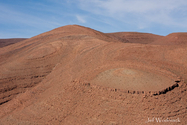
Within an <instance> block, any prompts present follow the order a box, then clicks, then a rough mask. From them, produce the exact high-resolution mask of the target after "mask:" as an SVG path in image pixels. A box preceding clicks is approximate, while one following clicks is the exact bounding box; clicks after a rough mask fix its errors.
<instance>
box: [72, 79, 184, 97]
mask: <svg viewBox="0 0 187 125" xmlns="http://www.w3.org/2000/svg"><path fill="white" fill-rule="evenodd" d="M72 82H73V83H74V84H79V85H83V86H87V87H90V88H95V89H99V90H107V91H113V92H117V91H118V92H122V93H128V94H142V95H143V96H144V97H145V96H157V95H161V94H166V93H167V92H169V91H172V90H173V89H175V88H176V87H182V86H183V85H184V84H185V83H184V79H182V78H178V79H177V80H176V81H175V84H173V85H171V86H169V87H167V88H165V89H163V90H160V91H137V90H125V89H117V88H112V87H105V86H101V85H96V84H91V83H89V82H81V81H77V80H73V81H72Z"/></svg>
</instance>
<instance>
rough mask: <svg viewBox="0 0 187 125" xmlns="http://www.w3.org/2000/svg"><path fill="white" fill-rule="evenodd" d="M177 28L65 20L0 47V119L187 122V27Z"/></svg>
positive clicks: (16, 121) (24, 121)
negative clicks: (96, 25)
mask: <svg viewBox="0 0 187 125" xmlns="http://www.w3.org/2000/svg"><path fill="white" fill-rule="evenodd" d="M177 36H178V42H177V43H178V44H170V42H168V41H170V39H171V40H172V38H173V35H172V34H171V35H168V36H166V37H163V36H157V35H153V34H145V33H110V34H104V33H101V32H98V31H95V30H92V29H90V28H85V27H82V26H77V25H69V26H64V27H60V28H57V29H54V30H52V31H49V32H46V33H43V34H40V35H38V36H35V37H33V38H30V39H27V40H24V41H21V42H18V43H16V44H13V45H11V46H6V47H3V48H0V59H1V60H0V69H1V70H0V84H1V86H0V111H1V112H0V123H1V124H5V125H6V124H64V125H67V124H70V125H73V124H106V125H109V124H111V125H112V124H116V125H117V124H120V125H121V124H146V122H147V121H148V120H150V119H152V118H154V119H153V120H154V121H149V122H151V123H150V124H157V121H156V120H158V119H162V120H163V121H161V122H162V124H166V125H167V124H176V122H180V124H186V123H187V120H186V119H187V97H186V94H187V91H186V90H187V85H186V82H187V64H186V62H187V56H186V55H187V43H186V42H185V41H184V40H185V39H187V37H186V36H187V35H186V33H178V34H177ZM159 40H160V41H159ZM181 41H182V42H181ZM171 42H172V41H171ZM174 42H175V41H174ZM163 43H164V44H163ZM175 43H176V42H175ZM167 119H170V120H173V121H168V120H167ZM164 120H165V121H164Z"/></svg>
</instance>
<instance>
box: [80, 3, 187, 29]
mask: <svg viewBox="0 0 187 125" xmlns="http://www.w3.org/2000/svg"><path fill="white" fill-rule="evenodd" d="M79 2H80V8H81V9H83V10H86V11H89V12H91V13H94V14H99V15H103V16H109V17H112V18H115V19H117V20H121V21H124V22H125V23H133V24H135V25H137V27H140V28H143V27H144V26H143V25H145V24H146V25H151V23H158V24H162V25H174V26H180V27H187V23H185V22H186V21H187V15H186V13H187V1H186V0H94V1H88V0H79ZM142 22H143V23H142Z"/></svg>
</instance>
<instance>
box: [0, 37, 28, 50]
mask: <svg viewBox="0 0 187 125" xmlns="http://www.w3.org/2000/svg"><path fill="white" fill-rule="evenodd" d="M23 40H26V39H25V38H13V39H0V48H2V47H5V46H8V45H11V44H14V43H17V42H20V41H23Z"/></svg>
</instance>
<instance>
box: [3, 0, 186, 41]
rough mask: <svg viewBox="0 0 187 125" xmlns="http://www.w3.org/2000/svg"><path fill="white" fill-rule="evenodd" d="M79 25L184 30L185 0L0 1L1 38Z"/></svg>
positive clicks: (164, 32)
mask: <svg viewBox="0 0 187 125" xmlns="http://www.w3.org/2000/svg"><path fill="white" fill-rule="evenodd" d="M70 24H78V25H82V26H86V27H90V28H92V29H95V30H98V31H101V32H105V33H108V32H122V31H124V32H128V31H131V32H147V33H153V34H158V35H168V34H170V33H172V32H187V0H0V38H30V37H33V36H35V35H38V34H41V33H43V32H46V31H49V30H52V29H54V28H57V27H61V26H65V25H70Z"/></svg>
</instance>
